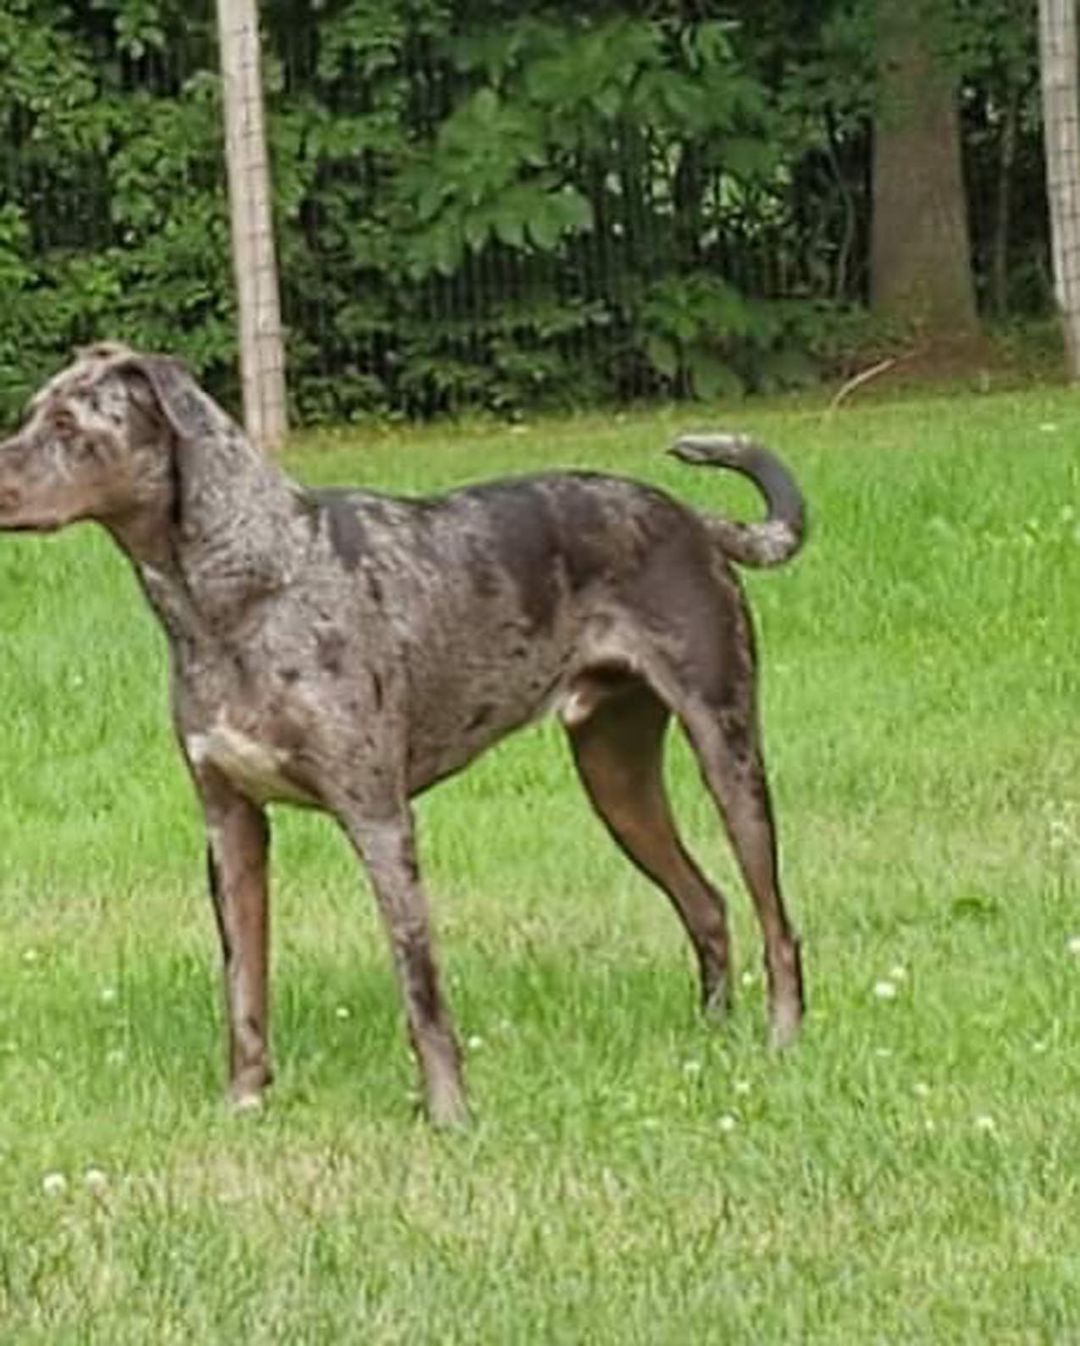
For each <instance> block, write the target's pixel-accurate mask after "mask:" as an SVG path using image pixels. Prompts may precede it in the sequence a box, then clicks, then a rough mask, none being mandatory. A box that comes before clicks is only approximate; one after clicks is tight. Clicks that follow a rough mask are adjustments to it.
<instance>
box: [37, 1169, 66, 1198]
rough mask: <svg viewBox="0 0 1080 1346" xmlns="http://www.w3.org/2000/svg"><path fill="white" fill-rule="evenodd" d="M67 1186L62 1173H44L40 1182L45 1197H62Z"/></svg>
mask: <svg viewBox="0 0 1080 1346" xmlns="http://www.w3.org/2000/svg"><path fill="white" fill-rule="evenodd" d="M67 1185H68V1184H67V1178H65V1177H64V1175H63V1174H62V1173H46V1174H45V1176H44V1177H43V1178H42V1180H41V1190H42V1191H43V1192H44V1193H45V1195H46V1196H63V1195H64V1193H65V1192H66V1191H67Z"/></svg>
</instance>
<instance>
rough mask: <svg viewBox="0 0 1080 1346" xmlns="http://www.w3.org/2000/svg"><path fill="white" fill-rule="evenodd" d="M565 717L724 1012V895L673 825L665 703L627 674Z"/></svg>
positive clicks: (606, 813) (597, 803) (583, 768)
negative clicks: (679, 923)
mask: <svg viewBox="0 0 1080 1346" xmlns="http://www.w3.org/2000/svg"><path fill="white" fill-rule="evenodd" d="M571 704H574V703H573V702H571ZM563 718H564V723H565V724H566V728H567V732H568V734H569V737H570V744H571V747H572V749H573V754H574V761H575V763H576V764H577V769H578V774H579V775H580V777H581V780H582V783H583V784H584V786H585V789H586V791H587V792H588V795H589V798H590V800H591V801H592V804H593V807H594V808H595V809H596V812H597V813H598V814H599V815H600V817H601V819H602V820H603V821H604V823H605V824H606V825H607V828H608V830H609V831H610V833H611V835H612V836H613V837H614V838H615V840H616V842H618V844H619V846H620V847H621V848H622V849H623V851H624V852H625V853H626V854H627V855H628V856H629V858H630V859H631V860H632V861H633V862H634V864H636V865H637V866H638V868H639V869H640V870H642V872H643V873H644V874H646V875H647V876H648V877H649V878H650V879H652V880H653V882H654V883H656V884H657V885H658V886H659V887H660V888H662V889H663V891H664V892H665V893H666V894H667V895H668V897H669V898H670V899H671V903H672V905H673V906H674V908H675V910H676V911H677V912H678V914H679V917H680V918H681V920H682V923H683V925H684V926H685V928H686V932H687V934H688V935H689V936H690V941H691V943H692V944H693V946H694V951H695V953H696V954H697V959H698V967H699V971H700V978H701V999H702V1004H703V1007H704V1009H705V1010H706V1012H708V1013H717V1014H722V1013H723V1012H724V1011H725V1010H726V1009H727V1008H728V1004H729V1001H730V992H731V988H730V981H729V953H728V950H729V940H728V928H727V917H726V913H725V907H724V900H723V897H722V896H721V895H720V893H719V892H718V891H717V890H716V889H715V888H713V887H712V886H711V885H710V884H709V883H708V882H707V880H706V879H705V878H704V877H703V875H702V874H701V871H700V870H699V869H698V867H697V866H696V865H695V864H694V861H693V860H692V859H691V858H690V856H689V855H688V854H687V852H686V850H685V849H684V847H683V845H682V843H681V842H680V840H679V837H678V835H677V833H676V831H675V825H674V822H673V820H672V816H671V808H670V806H669V803H668V798H667V794H666V792H665V789H664V777H663V746H664V731H665V728H666V726H667V722H668V719H669V712H668V709H667V707H666V706H665V705H664V704H663V702H662V701H660V699H659V698H658V697H657V696H655V695H654V693H653V692H652V691H651V690H650V689H649V688H648V687H647V686H646V685H645V684H644V683H642V682H638V681H637V680H627V681H626V682H625V683H622V684H621V685H619V686H617V687H616V688H615V689H613V690H611V691H609V692H608V693H607V694H606V695H605V696H603V697H602V698H599V699H597V700H596V701H595V702H593V703H592V704H591V705H590V706H589V709H588V711H587V713H585V714H584V715H583V717H582V718H577V717H576V716H574V715H564V717H563Z"/></svg>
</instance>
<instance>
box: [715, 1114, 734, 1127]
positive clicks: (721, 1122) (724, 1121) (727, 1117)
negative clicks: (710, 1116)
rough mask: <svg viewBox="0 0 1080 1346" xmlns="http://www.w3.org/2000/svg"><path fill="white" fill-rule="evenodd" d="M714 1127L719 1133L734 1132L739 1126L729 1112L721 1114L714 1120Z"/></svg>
mask: <svg viewBox="0 0 1080 1346" xmlns="http://www.w3.org/2000/svg"><path fill="white" fill-rule="evenodd" d="M716 1125H717V1126H718V1127H719V1128H720V1130H721V1131H734V1130H735V1128H736V1127H737V1126H738V1125H739V1123H738V1120H737V1119H736V1118H735V1117H733V1116H732V1115H731V1113H730V1112H723V1113H721V1114H720V1116H719V1117H718V1118H717V1120H716Z"/></svg>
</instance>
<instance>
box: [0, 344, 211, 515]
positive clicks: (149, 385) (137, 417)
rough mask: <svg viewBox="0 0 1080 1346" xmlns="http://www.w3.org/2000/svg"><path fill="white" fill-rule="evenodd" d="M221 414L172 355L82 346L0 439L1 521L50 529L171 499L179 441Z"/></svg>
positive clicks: (200, 433) (193, 437)
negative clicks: (14, 427) (7, 436)
mask: <svg viewBox="0 0 1080 1346" xmlns="http://www.w3.org/2000/svg"><path fill="white" fill-rule="evenodd" d="M215 417H223V413H221V412H220V411H219V410H218V408H217V407H215V405H214V403H213V402H211V401H210V399H209V398H208V397H207V396H206V394H205V393H204V392H203V391H202V390H201V389H200V388H199V387H198V385H197V384H196V383H195V381H194V380H193V379H192V377H191V376H190V374H188V373H187V371H186V370H185V369H184V368H183V366H182V365H180V364H179V363H178V362H177V361H175V360H172V359H170V358H168V357H166V356H161V355H140V354H138V353H136V352H135V351H132V350H129V349H127V348H126V347H124V346H119V345H113V344H103V345H97V346H92V347H90V348H88V349H86V350H83V351H80V352H79V354H78V356H77V358H76V359H75V361H74V362H73V363H72V364H71V365H69V366H68V368H66V369H64V370H62V371H61V372H60V373H59V374H57V375H55V376H54V377H53V378H52V379H50V380H49V382H48V383H46V384H45V386H44V387H43V388H41V389H40V391H39V392H37V393H36V394H35V396H34V397H33V399H32V400H31V403H30V406H29V409H28V413H27V417H26V420H25V422H24V423H23V425H22V426H21V428H20V429H19V430H18V431H16V433H15V434H14V435H12V436H11V438H10V439H7V440H6V441H4V442H3V443H0V529H6V530H29V531H34V532H51V531H52V530H54V529H56V528H62V527H63V526H64V525H65V524H69V523H74V522H76V521H78V520H81V519H96V520H99V521H103V522H107V521H111V520H121V519H123V518H124V517H125V516H128V515H130V514H131V513H133V512H134V511H137V510H140V509H141V510H145V509H147V508H149V507H152V506H154V505H155V504H164V503H167V502H168V500H169V499H170V497H171V494H172V493H173V491H174V490H175V476H176V460H177V447H178V445H180V444H183V443H184V442H189V441H193V440H197V439H199V438H200V437H203V436H205V435H206V434H208V433H212V432H213V428H214V420H215Z"/></svg>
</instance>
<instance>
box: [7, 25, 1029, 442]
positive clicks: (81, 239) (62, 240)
mask: <svg viewBox="0 0 1080 1346" xmlns="http://www.w3.org/2000/svg"><path fill="white" fill-rule="evenodd" d="M870 4H871V0H800V2H799V3H798V4H797V5H795V6H792V4H791V3H790V0H783V2H782V0H731V2H730V3H710V2H708V0H707V2H706V3H704V4H701V5H698V6H682V5H675V4H673V3H670V2H667V3H660V4H654V5H649V6H643V5H623V6H614V5H610V4H603V3H601V4H593V5H586V6H570V5H567V4H564V3H561V0H560V3H553V4H551V5H549V6H547V7H546V8H539V9H531V10H529V11H528V12H521V11H518V10H516V9H511V8H510V7H509V6H507V5H505V4H503V3H501V0H484V2H483V3H480V4H476V5H471V6H469V7H468V8H465V7H463V6H460V5H452V4H451V3H449V0H324V2H323V3H321V4H319V5H309V4H306V3H304V4H301V3H300V0H268V2H267V3H264V4H262V5H261V6H260V10H261V19H262V23H263V28H264V39H265V42H264V47H265V63H266V76H267V85H268V93H269V111H270V119H269V124H270V135H271V141H272V145H271V148H272V155H273V166H274V174H275V199H276V208H277V213H278V248H279V257H280V263H281V272H282V286H283V301H284V309H285V314H286V319H287V323H288V340H289V361H290V378H291V385H292V390H293V396H294V399H295V401H296V403H297V407H296V410H297V412H298V413H299V415H300V416H301V417H302V418H303V419H306V420H308V421H313V420H339V419H343V418H354V417H358V416H365V415H369V414H389V413H403V414H412V415H416V414H420V415H427V414H432V413H436V412H439V411H443V410H446V409H453V408H460V407H463V406H477V407H487V408H490V409H494V410H498V411H500V412H504V413H508V414H512V413H516V412H517V411H519V410H521V409H524V408H527V407H532V406H537V405H549V406H559V405H571V404H576V403H580V402H583V401H594V402H595V401H601V402H602V401H613V400H625V399H626V398H628V397H636V396H650V395H654V394H657V393H667V394H674V395H679V396H700V397H708V398H712V397H715V396H720V395H725V394H736V393H739V392H741V391H743V390H745V389H752V388H758V387H774V386H777V385H783V384H787V383H790V382H793V381H794V382H801V381H803V380H804V379H806V378H807V377H811V376H812V375H813V372H814V361H815V357H817V356H818V355H825V356H827V353H828V352H829V351H830V350H832V349H834V348H835V346H836V340H835V332H836V331H837V329H838V327H839V328H841V329H842V328H843V326H844V324H845V323H846V321H847V319H846V316H845V315H846V312H847V311H848V310H850V308H851V306H852V305H858V304H859V303H860V302H861V300H862V298H863V295H864V291H865V284H866V278H865V257H866V238H867V233H868V215H869V201H868V199H867V190H866V176H867V175H866V166H867V156H868V145H869V136H868V127H869V124H870V118H871V115H872V111H873V100H874V90H873V65H872V60H871V58H870V53H871V51H872V22H871V20H872V12H871V9H870ZM936 4H937V8H938V10H939V12H940V14H941V16H942V17H943V19H945V20H947V25H946V28H947V33H948V34H949V43H950V50H951V51H953V52H954V57H955V59H956V60H957V61H958V62H960V64H961V67H962V68H963V69H964V71H965V72H968V77H967V80H966V83H965V109H966V115H967V119H968V125H969V142H968V154H969V159H970V168H971V173H970V174H969V176H970V177H971V180H972V183H973V191H974V192H975V193H976V194H977V195H978V194H979V193H980V192H982V193H984V194H986V195H988V196H989V195H992V194H993V192H994V186H993V184H994V182H995V181H996V180H997V178H998V177H1000V174H1001V173H1002V172H1005V173H1006V174H1011V175H1013V176H1014V177H1017V178H1019V179H1022V181H1019V182H1018V183H1017V184H1016V185H1015V187H1014V193H1013V198H1012V199H1013V200H1015V201H1019V202H1026V201H1027V200H1029V199H1030V196H1029V195H1028V194H1026V193H1025V192H1024V191H1023V190H1022V189H1023V185H1024V182H1026V181H1027V179H1028V177H1029V175H1030V174H1031V173H1032V172H1034V171H1037V169H1038V146H1037V142H1038V125H1037V119H1033V117H1032V112H1031V107H1032V105H1031V102H1030V90H1031V71H1032V64H1031V63H1032V55H1031V53H1032V51H1033V36H1032V32H1031V27H1032V25H1031V24H1030V23H1029V22H1028V21H1027V19H1026V18H1024V17H1020V16H1018V15H1017V14H1016V13H1014V11H1013V7H1012V6H1010V5H1009V4H1007V3H1006V0H992V3H987V4H981V5H976V4H974V3H972V0H936ZM793 9H797V10H798V11H799V13H798V15H794V14H793ZM213 39H214V33H213V14H212V7H211V6H210V5H209V4H206V3H200V4H195V5H191V4H190V3H182V0H33V3H31V0H0V117H2V118H3V121H4V124H5V125H6V126H7V127H8V135H7V136H6V137H5V138H4V141H3V143H2V145H0V172H2V173H3V181H4V182H5V184H6V187H7V190H6V192H5V195H4V198H3V200H2V202H0V300H2V309H0V312H2V316H0V404H3V405H4V406H5V407H6V408H8V409H10V408H11V406H12V404H13V402H14V401H16V400H17V399H18V398H20V397H21V396H22V395H23V394H24V393H25V392H26V391H27V389H28V388H29V387H31V386H33V384H34V383H35V382H36V381H37V380H38V379H39V377H40V375H41V374H42V373H43V372H44V371H45V369H46V368H48V367H49V366H51V365H53V364H55V362H56V361H57V360H58V359H59V358H62V356H63V354H64V352H65V351H66V349H67V348H68V347H70V346H71V345H72V344H74V343H76V342H78V341H80V340H84V339H87V338H89V337H97V336H103V335H110V334H111V335H116V336H123V337H124V338H125V339H127V340H130V341H132V342H138V343H144V344H146V345H150V346H156V347H163V348H167V349H170V350H174V351H178V352H180V353H182V354H184V355H185V356H186V357H187V358H188V359H189V361H191V363H192V364H193V365H194V366H195V367H196V368H197V369H198V371H199V372H200V374H201V375H202V376H203V377H204V378H206V379H207V380H208V381H209V382H210V384H211V385H212V386H213V387H214V388H215V389H216V390H217V391H218V392H219V393H223V394H225V395H226V396H230V395H233V394H234V393H235V389H234V387H233V380H234V374H233V366H234V363H235V359H234V355H235V352H234V335H233V333H234V325H233V311H232V304H233V300H232V285H231V277H230V266H231V252H230V247H229V240H228V220H227V206H226V200H225V190H224V173H223V166H222V145H221V131H220V123H221V117H220V106H219V89H218V81H217V77H216V51H215V47H214V40H213ZM1007 109H1016V112H1015V115H1014V114H1013V113H1012V112H1009V113H1008V115H1006V111H1005V110H1007ZM1006 134H1008V135H1009V136H1010V137H1011V140H1010V144H1011V145H1012V146H1013V150H1012V151H1011V153H1010V156H1009V157H1008V159H1007V162H1006V161H1005V159H1004V157H1003V155H1002V153H1001V144H1002V137H1003V136H1004V135H1006ZM1033 147H1034V148H1033ZM996 199H997V198H995V200H996ZM1036 199H1037V198H1036ZM999 206H1000V203H999V204H998V206H996V207H995V208H994V209H989V208H988V210H987V211H986V212H984V217H985V218H987V219H990V220H991V221H995V220H996V224H992V227H990V228H987V229H978V228H977V230H976V235H977V236H976V240H975V242H976V252H977V257H978V258H979V259H980V264H981V266H982V269H983V271H984V273H985V274H987V275H989V274H990V273H991V272H994V273H995V274H996V273H997V272H1000V271H1001V270H1002V265H1003V263H1002V258H1003V257H1004V256H1005V255H1006V254H1008V255H1014V256H1024V257H1028V258H1031V257H1035V258H1038V257H1041V256H1042V255H1043V253H1044V251H1045V248H1044V239H1043V232H1042V231H1044V229H1045V225H1044V223H1043V221H1042V220H1041V218H1034V216H1035V212H1032V211H1031V210H1030V208H1026V209H1025V210H1024V212H1023V213H1021V212H1020V211H1014V213H1013V217H1012V218H1011V219H1010V218H1009V217H1008V216H1007V215H1006V216H1005V217H1004V218H1000V217H1001V214H1002V212H1001V209H1000V208H999ZM995 210H996V214H995ZM980 218H982V217H980ZM1003 248H1004V249H1005V251H1004V252H1003ZM995 268H996V271H995ZM1037 270H1038V269H1037V267H1036V268H1034V269H1033V268H1032V267H1031V266H1030V265H1029V266H1028V267H1027V269H1026V271H1024V273H1023V275H1024V276H1026V278H1027V279H1026V280H1025V281H1024V283H1023V285H1022V287H1021V288H1022V292H1020V291H1018V292H1017V293H1016V294H1015V295H1011V294H1010V295H1009V296H1007V299H1008V300H1009V301H1010V302H1011V301H1012V300H1013V299H1015V301H1016V302H1017V303H1020V304H1022V305H1024V306H1026V307H1027V308H1029V309H1030V308H1037V307H1038V305H1039V303H1040V297H1041V295H1042V290H1041V289H1040V280H1039V276H1038V274H1037ZM998 288H999V289H1000V286H999V287H998ZM999 298H1000V297H999ZM994 302H995V303H999V299H995V300H994ZM999 306H1000V305H999Z"/></svg>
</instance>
